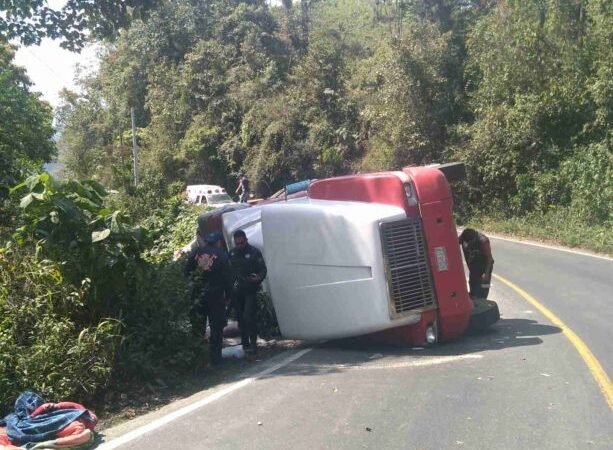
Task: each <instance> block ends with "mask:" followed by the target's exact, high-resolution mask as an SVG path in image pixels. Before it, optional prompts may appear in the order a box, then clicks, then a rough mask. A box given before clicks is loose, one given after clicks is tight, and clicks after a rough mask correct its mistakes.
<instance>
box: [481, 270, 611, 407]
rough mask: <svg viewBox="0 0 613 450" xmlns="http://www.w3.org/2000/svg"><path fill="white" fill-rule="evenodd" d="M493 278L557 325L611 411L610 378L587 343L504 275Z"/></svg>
mask: <svg viewBox="0 0 613 450" xmlns="http://www.w3.org/2000/svg"><path fill="white" fill-rule="evenodd" d="M492 276H493V277H494V278H496V279H497V280H498V281H500V282H502V283H504V284H506V285H507V286H508V287H510V288H511V289H513V290H514V291H515V292H517V293H518V294H519V295H520V296H522V297H523V298H524V300H526V301H527V302H528V303H530V304H531V305H532V306H534V307H535V308H536V309H538V310H539V311H540V312H541V313H542V314H543V315H544V316H545V317H547V319H549V320H550V321H551V323H553V324H554V325H556V326H557V327H559V328H560V329H561V330H562V332H563V333H564V335H565V336H566V337H567V338H568V340H569V341H570V342H571V343H572V344H573V346H574V347H575V349H576V350H577V351H578V352H579V355H580V356H581V358H582V359H583V362H585V364H586V365H587V367H588V369H589V370H590V373H591V374H592V377H593V378H594V379H595V380H596V383H597V384H598V387H599V388H600V391H601V392H602V394H603V395H604V397H605V400H606V402H607V404H608V405H609V408H610V409H611V411H613V383H611V379H610V378H609V376H608V375H607V372H606V371H605V370H604V368H603V367H602V365H601V364H600V362H599V361H598V359H597V358H596V356H595V355H594V354H593V353H592V351H591V350H590V349H589V347H588V346H587V344H586V343H585V342H583V340H582V339H581V338H580V337H579V336H578V335H577V334H576V333H575V332H574V331H573V330H571V329H570V328H569V327H568V326H567V325H566V324H565V323H564V322H563V321H562V319H560V318H559V317H558V316H556V315H555V314H554V313H553V312H552V311H551V310H550V309H549V308H547V307H546V306H545V305H543V304H542V303H541V302H539V301H538V300H537V299H536V298H534V297H533V296H532V295H530V294H529V293H528V292H526V291H525V290H523V289H522V288H520V287H519V286H517V285H515V284H514V283H512V282H511V281H509V280H507V279H506V278H504V277H501V276H500V275H497V274H495V273H494V274H492Z"/></svg>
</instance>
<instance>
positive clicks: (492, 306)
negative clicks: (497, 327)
mask: <svg viewBox="0 0 613 450" xmlns="http://www.w3.org/2000/svg"><path fill="white" fill-rule="evenodd" d="M473 302H474V303H475V307H474V309H473V310H472V312H471V314H470V321H469V323H468V329H467V330H466V334H476V333H480V332H482V331H485V330H486V329H487V328H489V327H490V326H492V325H493V324H495V323H496V322H498V321H499V320H500V311H499V310H498V304H497V303H496V302H494V301H492V300H487V299H484V298H475V299H473Z"/></svg>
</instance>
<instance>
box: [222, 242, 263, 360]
mask: <svg viewBox="0 0 613 450" xmlns="http://www.w3.org/2000/svg"><path fill="white" fill-rule="evenodd" d="M234 245H235V247H234V248H233V249H232V250H231V251H230V264H231V266H232V272H233V273H234V301H235V302H236V307H237V310H238V326H239V327H240V330H241V338H242V344H243V349H245V351H246V352H248V353H255V352H256V351H257V339H258V329H257V320H256V313H257V292H258V289H259V288H260V286H261V284H262V281H263V280H264V278H266V272H267V270H266V264H265V263H264V258H263V257H262V253H261V252H260V251H259V250H258V249H257V248H255V247H253V246H252V245H249V242H248V241H247V236H246V235H245V232H244V231H243V230H237V231H235V232H234Z"/></svg>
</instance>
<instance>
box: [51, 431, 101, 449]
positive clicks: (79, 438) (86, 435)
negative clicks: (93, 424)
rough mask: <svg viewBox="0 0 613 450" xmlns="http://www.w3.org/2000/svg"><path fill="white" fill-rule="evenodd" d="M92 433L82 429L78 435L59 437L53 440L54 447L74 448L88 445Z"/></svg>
mask: <svg viewBox="0 0 613 450" xmlns="http://www.w3.org/2000/svg"><path fill="white" fill-rule="evenodd" d="M92 434H93V431H91V430H88V429H86V428H85V427H83V430H82V431H81V432H80V433H75V434H71V435H69V436H66V437H60V438H57V439H56V440H55V447H56V448H61V447H74V446H77V445H83V444H86V443H88V442H89V441H90V440H91V439H92Z"/></svg>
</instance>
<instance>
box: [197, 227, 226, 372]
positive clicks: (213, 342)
mask: <svg viewBox="0 0 613 450" xmlns="http://www.w3.org/2000/svg"><path fill="white" fill-rule="evenodd" d="M198 233H200V232H198ZM222 237H223V236H222V235H221V233H209V234H208V235H207V237H206V244H205V245H204V246H198V247H196V248H195V249H193V250H192V251H191V252H190V253H189V255H188V257H187V265H186V273H187V274H189V276H190V277H191V279H192V281H193V285H192V286H193V287H192V299H193V304H192V309H191V311H190V320H191V323H192V331H193V332H194V334H196V335H197V336H198V337H199V338H202V337H203V336H204V333H205V331H206V322H207V319H208V322H209V326H210V328H211V337H210V339H209V349H210V354H211V362H212V363H213V364H218V363H220V362H221V347H222V343H223V329H224V327H225V326H226V315H225V299H226V298H229V296H230V294H231V290H232V273H231V271H230V263H229V260H228V255H227V254H226V251H225V250H224V249H223V248H222V246H221V244H222Z"/></svg>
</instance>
